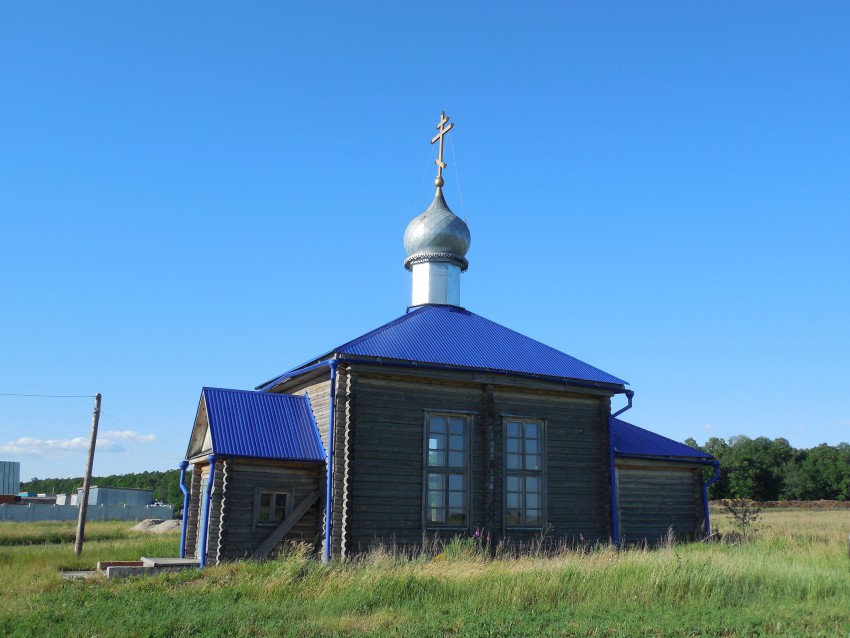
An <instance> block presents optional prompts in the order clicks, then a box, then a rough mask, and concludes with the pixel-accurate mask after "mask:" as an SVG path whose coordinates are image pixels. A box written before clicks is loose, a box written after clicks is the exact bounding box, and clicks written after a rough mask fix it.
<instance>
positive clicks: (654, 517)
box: [616, 458, 705, 544]
mask: <svg viewBox="0 0 850 638" xmlns="http://www.w3.org/2000/svg"><path fill="white" fill-rule="evenodd" d="M616 467H617V497H618V509H619V515H620V536H621V538H622V539H623V540H624V541H625V542H626V543H641V542H647V543H649V544H655V543H658V542H659V541H663V540H664V539H665V538H666V537H667V534H668V530H670V529H671V528H672V530H673V533H674V534H675V535H676V536H677V537H680V538H681V537H686V538H688V537H698V536H700V535H701V534H702V533H703V531H704V524H705V521H704V515H705V513H704V509H703V501H702V466H701V465H699V464H683V463H668V462H664V461H648V460H637V459H627V458H621V459H617V460H616Z"/></svg>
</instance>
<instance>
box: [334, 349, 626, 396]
mask: <svg viewBox="0 0 850 638" xmlns="http://www.w3.org/2000/svg"><path fill="white" fill-rule="evenodd" d="M335 354H336V357H337V358H338V359H339V360H340V361H346V362H348V363H364V364H367V365H380V366H389V367H396V368H416V369H420V370H458V371H462V372H486V373H488V374H498V375H501V376H507V377H521V378H524V379H535V380H538V381H549V382H552V383H558V384H566V385H573V386H576V387H585V388H592V389H595V390H603V391H609V392H611V393H613V394H619V393H622V392H625V391H626V385H628V384H627V383H608V382H605V381H593V380H587V379H573V378H570V377H557V376H551V375H544V374H535V373H533V372H517V371H513V370H500V369H496V368H482V367H477V366H461V365H456V364H452V363H430V362H424V361H408V360H402V359H386V358H383V357H364V356H362V355H350V354H344V353H335Z"/></svg>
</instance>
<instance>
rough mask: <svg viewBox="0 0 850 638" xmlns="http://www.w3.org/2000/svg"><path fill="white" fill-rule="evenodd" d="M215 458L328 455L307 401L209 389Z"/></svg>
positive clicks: (296, 458)
mask: <svg viewBox="0 0 850 638" xmlns="http://www.w3.org/2000/svg"><path fill="white" fill-rule="evenodd" d="M202 396H203V397H204V400H205V402H206V406H207V418H208V420H209V426H210V437H211V439H212V448H213V453H214V454H224V455H229V456H247V457H252V458H262V459H285V460H293V461H324V460H325V450H324V447H323V445H322V439H321V437H320V436H319V429H318V428H317V427H316V420H315V418H314V417H313V411H312V409H311V408H310V403H309V401H308V400H307V397H305V396H294V395H290V394H268V393H263V392H251V391H245V390H224V389H222V388H204V389H203V391H202Z"/></svg>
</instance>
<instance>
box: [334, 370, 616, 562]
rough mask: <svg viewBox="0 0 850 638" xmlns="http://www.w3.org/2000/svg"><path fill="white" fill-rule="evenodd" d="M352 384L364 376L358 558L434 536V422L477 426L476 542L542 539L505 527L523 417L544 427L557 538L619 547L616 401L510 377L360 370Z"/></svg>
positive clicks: (357, 460)
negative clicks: (506, 450) (613, 475)
mask: <svg viewBox="0 0 850 638" xmlns="http://www.w3.org/2000/svg"><path fill="white" fill-rule="evenodd" d="M350 374H351V375H355V376H356V385H354V386H353V385H352V384H349V388H352V387H354V388H356V391H354V392H350V393H349V395H348V397H347V400H348V402H349V404H350V406H351V407H350V411H349V419H350V423H349V431H348V437H349V438H348V450H347V454H348V456H347V460H348V466H347V470H348V474H347V475H346V480H347V481H348V486H349V487H350V491H349V494H348V508H349V509H348V517H347V519H346V522H347V526H346V531H347V534H348V539H349V544H350V548H351V549H352V550H355V551H356V550H360V549H364V548H366V547H368V546H369V545H370V544H372V543H374V542H376V541H380V542H385V543H388V542H397V543H400V544H418V543H420V542H421V540H422V535H423V532H428V530H425V529H424V528H423V478H424V476H423V466H424V452H425V450H424V446H425V441H424V420H425V414H426V413H427V412H466V413H469V415H470V416H471V417H472V437H471V446H472V450H471V452H472V467H471V490H472V491H471V504H472V506H471V516H470V525H469V527H468V529H467V531H468V532H472V531H474V530H475V529H476V528H481V529H486V530H489V531H491V534H492V535H493V537H494V538H501V537H502V536H505V535H507V536H509V537H510V538H511V539H513V540H516V541H523V540H528V539H530V538H532V537H537V536H539V534H540V529H539V528H538V529H530V530H525V531H520V530H507V529H505V527H504V513H503V512H504V498H503V494H504V469H503V468H504V465H503V445H504V441H503V428H504V425H503V421H504V419H505V418H507V417H511V416H516V417H525V418H533V419H534V418H536V419H540V420H542V421H543V422H544V431H545V436H546V447H545V461H544V463H545V471H544V481H545V485H546V488H545V501H546V524H551V525H552V526H553V529H552V533H553V535H554V536H556V537H558V538H561V539H564V540H567V541H570V542H571V541H579V540H581V539H584V540H586V541H591V542H592V541H594V540H607V539H608V538H609V536H610V533H611V525H610V520H611V518H610V517H611V512H610V478H609V471H610V469H609V457H608V414H609V413H610V399H609V396H608V395H607V394H605V395H602V393H599V394H596V395H581V394H577V393H575V392H566V391H564V389H563V386H561V387H560V388H558V389H550V390H547V389H544V388H546V387H547V385H546V384H545V383H536V382H531V383H523V384H522V386H523V387H515V386H512V385H510V384H509V383H510V380H509V379H507V378H504V377H502V378H495V377H494V376H491V377H488V378H473V377H472V376H471V375H452V374H448V373H447V374H441V373H440V372H434V371H428V372H427V374H426V373H425V372H418V373H412V374H409V375H399V374H391V373H386V372H383V371H380V370H379V371H376V369H375V368H367V367H364V366H361V367H359V368H358V367H357V366H354V370H353V371H352V372H351V373H350ZM523 381H525V380H523ZM552 385H554V384H549V386H550V387H551V386H552ZM354 414H356V418H352V415H354ZM453 533H457V532H456V531H449V532H441V535H442V536H444V537H445V536H446V535H452V534H453Z"/></svg>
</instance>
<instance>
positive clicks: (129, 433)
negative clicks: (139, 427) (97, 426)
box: [97, 430, 156, 443]
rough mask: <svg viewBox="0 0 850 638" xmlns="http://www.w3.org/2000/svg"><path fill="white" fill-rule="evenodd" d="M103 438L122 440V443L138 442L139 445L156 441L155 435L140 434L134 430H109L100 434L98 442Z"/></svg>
mask: <svg viewBox="0 0 850 638" xmlns="http://www.w3.org/2000/svg"><path fill="white" fill-rule="evenodd" d="M101 438H103V439H107V440H116V439H120V440H122V441H136V442H138V443H150V442H151V441H156V435H155V434H139V433H138V432H135V431H133V430H109V431H107V432H102V433H100V434H98V437H97V439H98V441H99V440H100V439H101Z"/></svg>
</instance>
